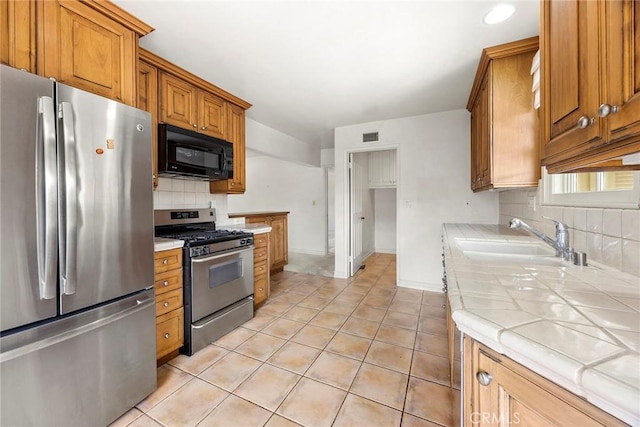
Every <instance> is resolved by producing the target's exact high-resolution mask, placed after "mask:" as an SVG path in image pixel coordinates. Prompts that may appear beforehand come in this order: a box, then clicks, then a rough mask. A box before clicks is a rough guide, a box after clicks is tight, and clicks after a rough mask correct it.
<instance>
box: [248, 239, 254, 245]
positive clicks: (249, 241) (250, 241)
mask: <svg viewBox="0 0 640 427" xmlns="http://www.w3.org/2000/svg"><path fill="white" fill-rule="evenodd" d="M252 243H253V238H251V237H249V238H248V239H247V246H249V245H251V244H252Z"/></svg>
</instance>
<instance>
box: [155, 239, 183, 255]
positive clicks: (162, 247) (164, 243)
mask: <svg viewBox="0 0 640 427" xmlns="http://www.w3.org/2000/svg"><path fill="white" fill-rule="evenodd" d="M153 245H154V251H155V252H159V251H168V250H169V249H176V248H181V247H183V246H184V240H178V239H166V238H164V237H154V238H153Z"/></svg>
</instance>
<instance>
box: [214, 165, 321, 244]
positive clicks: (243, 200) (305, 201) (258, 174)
mask: <svg viewBox="0 0 640 427" xmlns="http://www.w3.org/2000/svg"><path fill="white" fill-rule="evenodd" d="M246 161H247V190H246V192H245V193H244V194H233V195H229V196H228V200H227V204H228V211H229V212H231V213H237V212H255V211H278V212H281V211H289V212H290V214H289V251H290V252H301V253H309V254H320V255H324V254H325V247H326V220H325V215H326V205H325V203H326V195H325V191H324V171H323V169H322V168H320V167H312V166H305V165H301V164H298V163H291V162H288V161H284V160H280V159H274V158H272V157H268V156H257V157H247V160H246Z"/></svg>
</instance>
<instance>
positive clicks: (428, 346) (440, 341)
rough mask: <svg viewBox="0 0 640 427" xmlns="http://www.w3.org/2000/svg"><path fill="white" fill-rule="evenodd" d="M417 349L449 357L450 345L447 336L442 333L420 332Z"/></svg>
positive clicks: (417, 337) (417, 338) (417, 336)
mask: <svg viewBox="0 0 640 427" xmlns="http://www.w3.org/2000/svg"><path fill="white" fill-rule="evenodd" d="M415 350H418V351H424V352H426V353H432V354H436V355H438V356H442V357H448V356H449V346H448V343H447V337H446V336H442V335H431V334H423V333H422V332H418V334H417V335H416V346H415Z"/></svg>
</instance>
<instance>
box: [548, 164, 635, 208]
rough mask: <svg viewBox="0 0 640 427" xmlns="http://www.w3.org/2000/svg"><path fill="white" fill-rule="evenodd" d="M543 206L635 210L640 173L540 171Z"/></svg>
mask: <svg viewBox="0 0 640 427" xmlns="http://www.w3.org/2000/svg"><path fill="white" fill-rule="evenodd" d="M542 181H543V188H544V195H543V204H545V205H562V206H589V207H617V208H638V207H640V206H639V203H640V172H635V171H620V172H588V173H569V174H557V175H549V174H547V173H546V170H543V177H542Z"/></svg>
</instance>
